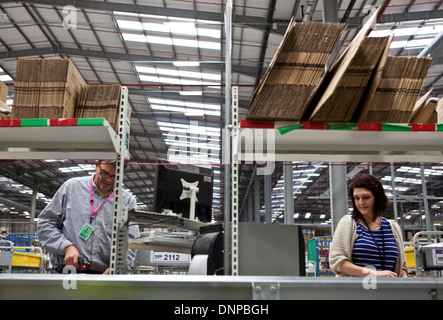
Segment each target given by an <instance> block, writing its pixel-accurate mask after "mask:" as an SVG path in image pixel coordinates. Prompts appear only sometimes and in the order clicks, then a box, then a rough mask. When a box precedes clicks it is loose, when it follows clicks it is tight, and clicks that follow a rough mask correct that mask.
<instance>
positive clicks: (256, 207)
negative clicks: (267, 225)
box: [254, 174, 261, 223]
mask: <svg viewBox="0 0 443 320" xmlns="http://www.w3.org/2000/svg"><path fill="white" fill-rule="evenodd" d="M260 200H261V199H260V177H259V176H258V175H257V174H256V175H254V222H255V223H260Z"/></svg>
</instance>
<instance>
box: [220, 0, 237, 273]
mask: <svg viewBox="0 0 443 320" xmlns="http://www.w3.org/2000/svg"><path fill="white" fill-rule="evenodd" d="M224 20H225V35H226V41H225V135H224V137H225V143H224V195H225V196H224V205H223V208H224V225H225V228H224V270H225V272H224V273H225V275H228V274H230V273H231V260H230V255H229V252H231V250H232V248H231V245H230V241H231V208H230V207H231V204H230V196H229V195H230V194H231V168H230V162H231V159H230V158H231V144H230V142H231V137H230V134H231V132H230V121H231V113H230V108H231V50H232V49H231V45H232V0H228V2H227V3H226V9H225V15H224ZM235 268H237V265H236V266H235ZM232 272H233V271H232Z"/></svg>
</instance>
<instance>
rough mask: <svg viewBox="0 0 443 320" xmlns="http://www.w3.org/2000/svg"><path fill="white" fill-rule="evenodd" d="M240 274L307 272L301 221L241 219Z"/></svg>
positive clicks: (239, 228) (298, 274) (295, 274)
mask: <svg viewBox="0 0 443 320" xmlns="http://www.w3.org/2000/svg"><path fill="white" fill-rule="evenodd" d="M238 232H239V234H238V251H239V257H238V259H239V274H240V275H253V276H305V274H306V270H305V265H306V264H305V241H304V238H303V233H302V229H301V227H300V226H298V225H289V224H263V223H248V222H240V223H239V227H238Z"/></svg>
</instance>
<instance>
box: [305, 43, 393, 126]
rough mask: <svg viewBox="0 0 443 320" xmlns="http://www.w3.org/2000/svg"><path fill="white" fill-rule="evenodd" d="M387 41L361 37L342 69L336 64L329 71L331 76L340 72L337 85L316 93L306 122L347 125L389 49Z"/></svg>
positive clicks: (341, 66)
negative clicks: (314, 102) (333, 122)
mask: <svg viewBox="0 0 443 320" xmlns="http://www.w3.org/2000/svg"><path fill="white" fill-rule="evenodd" d="M390 41H391V38H390V37H382V38H368V37H364V38H363V40H362V41H361V42H360V43H359V45H358V47H357V48H356V51H355V54H353V55H352V56H349V57H346V59H349V62H348V63H347V64H346V65H345V66H344V65H343V64H341V65H340V64H337V65H336V66H337V67H336V68H335V70H333V71H332V73H334V72H340V68H343V71H342V74H341V76H340V78H338V79H337V80H338V81H337V83H336V84H335V85H333V86H331V85H328V87H327V88H326V90H325V92H321V91H320V94H321V95H322V96H321V99H320V101H319V102H318V104H317V105H316V108H315V109H314V111H313V113H312V115H311V116H310V118H309V120H310V121H338V122H347V121H351V120H352V119H353V118H354V115H355V113H356V112H358V107H359V105H360V104H361V101H362V99H364V93H365V91H366V90H367V86H368V83H369V82H370V80H371V78H372V77H373V74H374V70H375V69H376V66H377V64H378V63H379V62H380V59H381V58H382V55H383V53H384V52H385V49H386V47H389V44H390ZM331 83H332V82H330V83H329V84H331Z"/></svg>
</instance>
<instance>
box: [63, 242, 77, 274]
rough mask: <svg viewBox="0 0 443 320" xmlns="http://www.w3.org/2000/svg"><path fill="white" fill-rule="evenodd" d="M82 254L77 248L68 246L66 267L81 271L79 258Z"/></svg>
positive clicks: (66, 249)
mask: <svg viewBox="0 0 443 320" xmlns="http://www.w3.org/2000/svg"><path fill="white" fill-rule="evenodd" d="M79 255H80V253H79V252H78V250H77V248H76V247H74V246H73V245H70V246H67V247H66V248H65V260H64V262H65V265H66V266H74V267H75V269H79V268H80V266H79V265H78V256H79Z"/></svg>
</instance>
